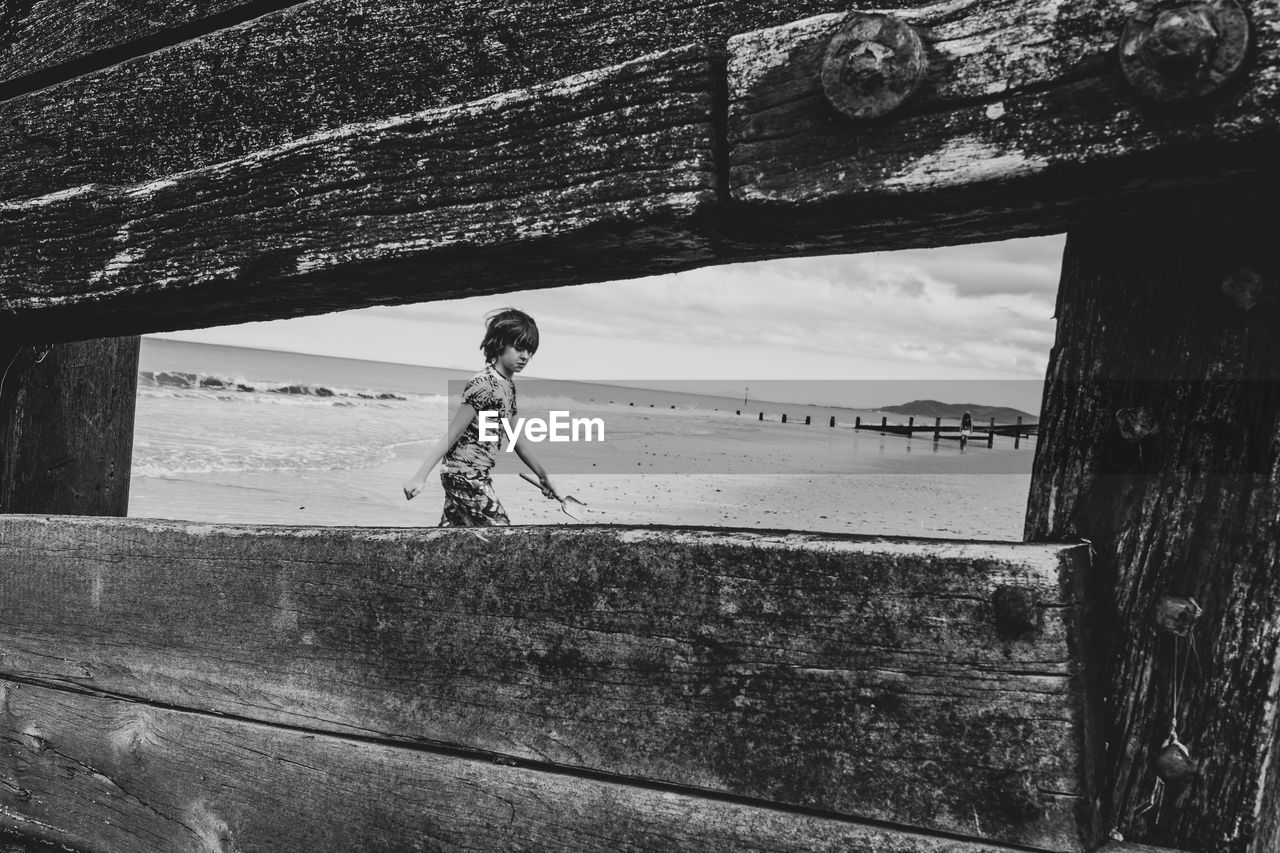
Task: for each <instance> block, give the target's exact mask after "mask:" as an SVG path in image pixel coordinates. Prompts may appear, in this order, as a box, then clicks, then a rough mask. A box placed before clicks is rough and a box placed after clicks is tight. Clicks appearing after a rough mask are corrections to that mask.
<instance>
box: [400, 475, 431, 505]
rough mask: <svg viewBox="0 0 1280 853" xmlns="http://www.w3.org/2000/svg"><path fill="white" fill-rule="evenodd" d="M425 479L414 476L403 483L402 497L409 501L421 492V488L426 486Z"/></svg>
mask: <svg viewBox="0 0 1280 853" xmlns="http://www.w3.org/2000/svg"><path fill="white" fill-rule="evenodd" d="M426 485H427V481H426V480H423V479H419V478H417V477H414V478H413V479H412V480H410V481H409V482H407V483H405V484H404V499H405V500H407V501H411V500H413V499H414V498H416V497H417V496H418V495H420V494H422V490H423V489H424V488H425V487H426Z"/></svg>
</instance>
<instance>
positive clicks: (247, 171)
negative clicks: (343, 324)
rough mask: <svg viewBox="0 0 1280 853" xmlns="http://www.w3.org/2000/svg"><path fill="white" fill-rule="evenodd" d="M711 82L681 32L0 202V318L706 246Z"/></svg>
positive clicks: (355, 295)
mask: <svg viewBox="0 0 1280 853" xmlns="http://www.w3.org/2000/svg"><path fill="white" fill-rule="evenodd" d="M711 89H712V86H711V77H710V64H709V62H708V60H707V58H706V53H705V51H704V50H703V49H702V48H700V47H688V48H684V49H680V50H675V51H670V52H667V53H663V54H658V55H654V56H650V57H647V58H644V59H639V60H636V61H634V62H631V63H628V64H625V65H621V66H615V67H613V68H609V69H604V70H600V71H596V72H591V73H588V74H582V75H578V76H576V77H571V78H567V79H565V80H561V81H557V82H555V83H551V84H546V85H543V86H539V87H535V88H533V89H528V90H521V91H517V92H511V93H506V94H504V95H499V96H494V97H493V98H489V99H485V100H481V101H475V102H472V103H469V104H464V105H460V106H456V107H451V108H449V109H445V110H439V111H428V112H423V113H416V114H413V115H410V116H406V117H400V118H395V119H388V120H386V121H382V122H376V123H372V124H367V125H355V126H350V127H346V128H343V129H342V130H340V131H335V132H332V133H321V134H318V135H315V136H312V137H308V138H305V139H302V140H299V141H296V142H293V143H290V144H287V145H283V146H280V147H277V148H273V149H268V150H265V151H260V152H257V153H255V154H253V155H250V156H247V157H244V158H241V159H239V160H233V161H229V162H226V163H222V164H218V165H216V166H210V167H206V168H203V169H198V170H195V171H191V172H186V173H183V174H179V175H175V176H172V177H170V178H166V179H163V180H160V181H156V182H152V183H149V184H143V185H139V186H132V187H110V186H86V187H81V188H78V189H76V190H74V191H69V192H65V193H62V192H60V193H54V194H51V195H47V196H42V197H40V198H37V199H29V200H26V201H23V202H7V203H0V242H3V243H4V244H5V245H6V247H7V251H6V252H5V253H4V255H3V258H2V259H0V281H3V282H4V285H3V292H2V293H0V321H3V320H4V319H5V317H6V315H7V316H8V318H9V319H10V321H11V322H10V326H11V328H12V329H13V331H12V332H11V334H12V335H14V336H24V337H26V338H28V339H34V340H39V339H41V336H46V337H47V336H56V338H57V339H64V340H65V339H68V338H70V339H74V338H75V337H88V336H90V335H94V334H99V333H100V332H99V330H100V329H102V328H112V329H113V330H114V331H113V334H119V333H122V332H124V331H126V330H128V331H130V332H143V331H155V330H159V329H166V328H168V329H172V328H199V327H204V326H208V325H210V324H211V323H214V322H216V323H228V322H237V321H242V320H249V319H254V318H257V317H261V316H264V315H274V316H292V315H297V314H303V313H321V312H325V311H333V310H339V309H342V308H349V307H356V306H358V305H367V304H370V303H396V302H415V301H422V300H426V299H438V298H445V297H458V296H464V295H471V294H477V293H486V292H492V291H495V290H509V289H514V288H517V287H521V288H525V287H537V286H547V285H552V284H563V283H570V282H575V281H580V280H582V279H583V278H586V277H590V276H591V275H596V276H599V274H600V271H602V270H605V271H607V274H608V275H609V276H611V277H628V276H635V275H640V274H649V273H655V272H659V271H663V270H668V271H670V270H676V269H681V268H685V267H688V266H692V265H695V264H698V263H705V262H707V259H708V258H709V257H710V248H709V245H708V242H709V241H708V239H707V237H706V236H705V235H704V234H703V233H702V230H703V229H702V225H701V223H702V222H703V220H704V219H706V218H708V213H707V208H709V207H711V206H713V205H714V202H715V199H716V176H715V170H714V164H713V163H712V129H711V100H712V94H711ZM588 271H590V272H588ZM353 281H354V282H358V283H359V286H358V287H353V286H352V283H353Z"/></svg>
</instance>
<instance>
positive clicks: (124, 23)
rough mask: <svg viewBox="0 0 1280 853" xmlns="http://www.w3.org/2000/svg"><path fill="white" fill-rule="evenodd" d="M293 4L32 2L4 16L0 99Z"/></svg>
mask: <svg viewBox="0 0 1280 853" xmlns="http://www.w3.org/2000/svg"><path fill="white" fill-rule="evenodd" d="M288 5H291V3H290V2H289V0H254V2H246V0H177V2H174V0H168V2H163V3H157V2H150V3H138V2H136V0H135V2H127V0H123V2H122V0H93V2H90V0H33V2H25V3H6V4H5V6H4V11H3V12H0V100H7V99H9V98H12V97H14V96H16V95H20V94H24V93H25V92H28V91H31V90H33V89H36V88H41V87H43V86H47V85H50V84H51V83H54V82H61V81H63V80H66V79H70V78H73V77H76V76H80V75H82V74H84V73H86V69H90V70H96V69H100V68H106V67H108V66H110V65H114V64H116V63H118V62H121V61H124V60H125V59H128V58H131V57H134V56H139V55H143V54H145V53H148V52H151V51H153V50H156V49H158V48H159V47H163V46H168V45H173V44H177V43H178V42H180V41H183V40H185V39H189V38H194V37H195V36H197V35H204V34H206V33H210V32H214V31H216V30H219V29H222V28H223V27H227V26H230V25H232V24H234V23H237V22H239V21H242V20H246V19H247V18H251V17H254V16H257V15H262V14H264V13H265V12H268V11H273V10H276V9H279V8H281V7H284V6H288Z"/></svg>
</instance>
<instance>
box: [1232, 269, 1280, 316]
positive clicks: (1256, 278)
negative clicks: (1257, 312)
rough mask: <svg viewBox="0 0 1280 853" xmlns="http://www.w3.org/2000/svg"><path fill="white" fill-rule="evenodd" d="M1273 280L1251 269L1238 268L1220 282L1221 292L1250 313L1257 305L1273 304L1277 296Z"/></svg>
mask: <svg viewBox="0 0 1280 853" xmlns="http://www.w3.org/2000/svg"><path fill="white" fill-rule="evenodd" d="M1277 290H1280V288H1277V287H1276V281H1275V279H1273V278H1271V277H1270V276H1267V275H1264V274H1263V273H1260V272H1258V271H1257V270H1255V269H1253V268H1252V267H1240V268H1239V269H1238V270H1236V271H1235V272H1233V273H1231V275H1229V276H1227V277H1226V278H1225V279H1224V280H1223V282H1222V292H1223V293H1225V294H1227V296H1229V297H1231V300H1232V301H1233V302H1235V303H1236V305H1238V306H1239V307H1240V309H1241V310H1243V311H1252V310H1253V309H1254V308H1256V307H1257V306H1259V305H1262V304H1264V303H1267V302H1274V301H1275V299H1276V295H1277V293H1276V292H1277Z"/></svg>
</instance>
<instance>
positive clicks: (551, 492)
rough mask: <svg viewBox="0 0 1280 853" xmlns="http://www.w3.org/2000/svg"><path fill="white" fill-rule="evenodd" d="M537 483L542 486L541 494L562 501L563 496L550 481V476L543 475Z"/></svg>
mask: <svg viewBox="0 0 1280 853" xmlns="http://www.w3.org/2000/svg"><path fill="white" fill-rule="evenodd" d="M539 485H540V486H541V487H542V494H543V496H545V497H548V498H551V499H553V500H557V501H560V503H564V496H563V495H561V494H560V490H559V489H557V488H556V487H555V484H554V483H552V482H551V478H550V477H544V478H543V480H542V482H541V483H539Z"/></svg>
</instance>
